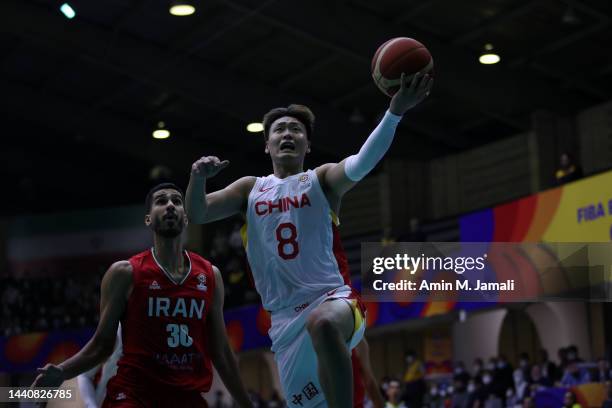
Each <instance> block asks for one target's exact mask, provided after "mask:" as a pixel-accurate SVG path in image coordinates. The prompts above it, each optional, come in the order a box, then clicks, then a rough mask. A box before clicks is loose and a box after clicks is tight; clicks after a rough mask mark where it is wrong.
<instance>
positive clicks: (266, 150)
mask: <svg viewBox="0 0 612 408" xmlns="http://www.w3.org/2000/svg"><path fill="white" fill-rule="evenodd" d="M264 152H265V153H266V154H270V149H268V139H266V147H265V148H264Z"/></svg>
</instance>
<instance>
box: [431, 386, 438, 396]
mask: <svg viewBox="0 0 612 408" xmlns="http://www.w3.org/2000/svg"><path fill="white" fill-rule="evenodd" d="M429 394H431V396H432V397H435V396H436V395H438V389H437V388H435V387H434V388H431V389H430V390H429Z"/></svg>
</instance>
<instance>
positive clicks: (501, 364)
mask: <svg viewBox="0 0 612 408" xmlns="http://www.w3.org/2000/svg"><path fill="white" fill-rule="evenodd" d="M505 366H506V363H504V362H503V361H500V362H498V363H497V368H504V367H505Z"/></svg>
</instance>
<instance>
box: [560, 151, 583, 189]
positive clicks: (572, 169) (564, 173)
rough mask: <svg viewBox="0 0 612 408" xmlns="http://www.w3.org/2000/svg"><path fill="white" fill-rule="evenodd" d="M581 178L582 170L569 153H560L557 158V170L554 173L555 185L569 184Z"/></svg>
mask: <svg viewBox="0 0 612 408" xmlns="http://www.w3.org/2000/svg"><path fill="white" fill-rule="evenodd" d="M580 178H582V169H581V167H580V166H579V165H578V164H577V163H576V162H575V161H574V159H573V158H572V157H571V156H570V154H569V153H562V154H561V157H560V158H559V168H558V169H557V171H556V172H555V180H556V182H557V185H561V184H565V183H569V182H571V181H575V180H578V179H580Z"/></svg>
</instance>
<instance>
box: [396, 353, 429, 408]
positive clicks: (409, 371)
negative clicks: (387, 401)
mask: <svg viewBox="0 0 612 408" xmlns="http://www.w3.org/2000/svg"><path fill="white" fill-rule="evenodd" d="M405 361H406V371H405V372H404V395H403V398H402V400H404V401H405V402H406V404H407V405H408V408H420V407H421V405H422V404H423V395H424V394H425V391H426V384H425V367H424V366H423V363H422V362H421V360H419V359H418V358H417V356H416V353H415V352H414V351H413V350H409V351H408V352H407V353H406V355H405Z"/></svg>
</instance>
